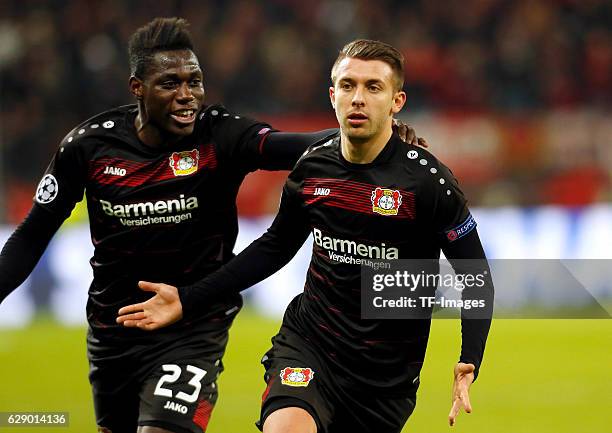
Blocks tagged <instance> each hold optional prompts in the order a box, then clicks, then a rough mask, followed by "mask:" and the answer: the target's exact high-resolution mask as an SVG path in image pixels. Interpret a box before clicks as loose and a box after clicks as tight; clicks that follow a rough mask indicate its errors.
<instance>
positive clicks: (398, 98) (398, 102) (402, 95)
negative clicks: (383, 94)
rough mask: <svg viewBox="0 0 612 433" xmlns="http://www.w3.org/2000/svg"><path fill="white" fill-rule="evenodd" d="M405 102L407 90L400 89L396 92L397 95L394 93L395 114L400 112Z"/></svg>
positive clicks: (392, 109) (393, 111) (393, 107)
mask: <svg viewBox="0 0 612 433" xmlns="http://www.w3.org/2000/svg"><path fill="white" fill-rule="evenodd" d="M405 103H406V92H404V91H403V90H398V91H397V92H395V95H393V106H392V107H391V112H392V113H393V114H397V113H399V112H400V111H401V110H402V108H403V107H404V104H405Z"/></svg>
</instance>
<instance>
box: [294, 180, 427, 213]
mask: <svg viewBox="0 0 612 433" xmlns="http://www.w3.org/2000/svg"><path fill="white" fill-rule="evenodd" d="M376 188H384V187H381V186H380V185H372V184H368V183H362V182H355V181H352V180H344V179H326V178H307V179H304V188H303V190H302V196H303V197H304V202H305V203H306V204H307V205H311V204H318V205H323V206H330V207H338V208H341V209H346V210H349V211H352V212H358V213H364V214H368V215H376V214H377V213H376V212H374V211H373V205H372V193H373V192H374V191H375V190H376ZM385 189H391V190H395V189H394V188H385ZM398 191H399V193H400V194H401V196H402V203H401V204H400V206H399V208H398V210H397V215H385V216H389V217H391V218H408V219H415V218H416V210H415V196H414V193H413V192H408V191H404V190H401V189H400V190H398Z"/></svg>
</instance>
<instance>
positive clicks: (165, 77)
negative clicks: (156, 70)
mask: <svg viewBox="0 0 612 433" xmlns="http://www.w3.org/2000/svg"><path fill="white" fill-rule="evenodd" d="M202 75H203V74H202V71H201V70H198V71H193V72H191V73H190V74H189V78H194V77H198V78H200V77H202ZM157 79H158V80H160V81H161V80H168V79H170V80H178V81H180V79H181V78H180V77H179V74H177V73H176V72H162V73H161V74H160V75H159V77H158V78H157Z"/></svg>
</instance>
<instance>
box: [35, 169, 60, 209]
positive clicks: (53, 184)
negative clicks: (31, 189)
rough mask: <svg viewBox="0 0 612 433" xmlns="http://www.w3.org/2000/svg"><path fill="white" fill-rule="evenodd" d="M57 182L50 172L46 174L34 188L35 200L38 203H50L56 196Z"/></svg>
mask: <svg viewBox="0 0 612 433" xmlns="http://www.w3.org/2000/svg"><path fill="white" fill-rule="evenodd" d="M58 191H59V184H58V183H57V179H55V176H53V175H52V174H46V175H45V176H44V177H43V178H42V179H41V181H40V183H39V184H38V187H37V188H36V201H37V202H38V203H40V204H47V203H51V202H52V201H53V200H55V197H57V193H58Z"/></svg>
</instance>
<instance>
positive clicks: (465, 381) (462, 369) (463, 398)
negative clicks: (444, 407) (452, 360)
mask: <svg viewBox="0 0 612 433" xmlns="http://www.w3.org/2000/svg"><path fill="white" fill-rule="evenodd" d="M475 369H476V367H474V364H464V363H463V362H460V363H458V364H457V365H455V372H454V374H455V381H454V383H453V406H452V407H451V410H450V413H449V414H448V423H449V424H450V426H451V427H452V426H454V425H455V420H456V419H457V415H459V411H460V410H461V408H463V410H465V413H472V405H471V404H470V393H469V392H470V385H472V382H474V370H475Z"/></svg>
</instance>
